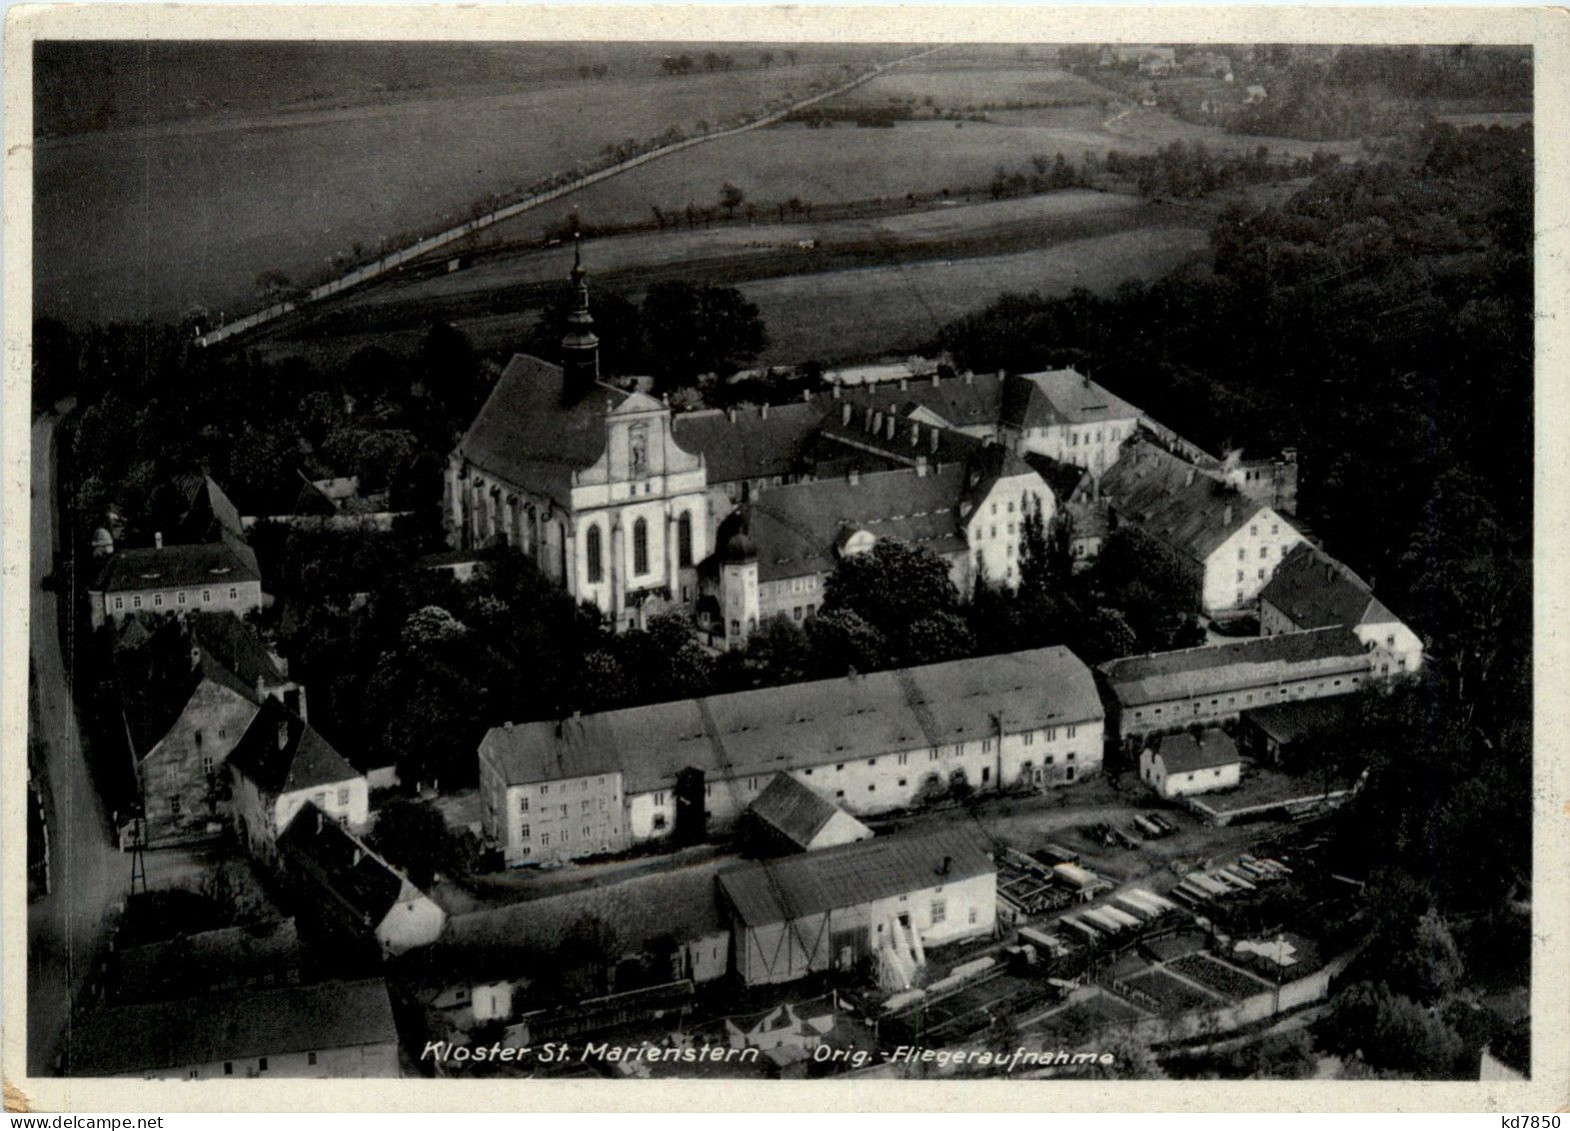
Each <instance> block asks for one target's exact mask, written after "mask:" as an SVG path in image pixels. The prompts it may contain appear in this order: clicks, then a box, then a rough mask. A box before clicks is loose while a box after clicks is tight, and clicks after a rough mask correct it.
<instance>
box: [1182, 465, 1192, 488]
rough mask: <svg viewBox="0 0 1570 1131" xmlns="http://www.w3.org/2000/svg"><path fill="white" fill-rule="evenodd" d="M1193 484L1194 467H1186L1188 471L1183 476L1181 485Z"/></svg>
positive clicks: (1190, 485) (1189, 485)
mask: <svg viewBox="0 0 1570 1131" xmlns="http://www.w3.org/2000/svg"><path fill="white" fill-rule="evenodd" d="M1193 485H1194V469H1193V468H1192V467H1191V468H1189V469H1188V472H1187V473H1186V474H1185V475H1184V476H1183V486H1185V487H1192V486H1193Z"/></svg>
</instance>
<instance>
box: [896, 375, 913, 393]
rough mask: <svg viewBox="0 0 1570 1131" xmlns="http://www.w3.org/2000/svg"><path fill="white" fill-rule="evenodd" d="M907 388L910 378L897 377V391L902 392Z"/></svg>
mask: <svg viewBox="0 0 1570 1131" xmlns="http://www.w3.org/2000/svg"><path fill="white" fill-rule="evenodd" d="M908 388H910V378H908V377H901V378H900V379H899V391H900V392H902V393H903V392H904V391H905V390H906V389H908Z"/></svg>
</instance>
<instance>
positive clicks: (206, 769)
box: [202, 750, 213, 774]
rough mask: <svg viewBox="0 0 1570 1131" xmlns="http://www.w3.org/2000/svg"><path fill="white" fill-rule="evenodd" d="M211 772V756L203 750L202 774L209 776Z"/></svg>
mask: <svg viewBox="0 0 1570 1131" xmlns="http://www.w3.org/2000/svg"><path fill="white" fill-rule="evenodd" d="M212 772H213V756H212V754H211V753H210V752H208V751H205V750H204V751H202V773H204V774H211V773H212Z"/></svg>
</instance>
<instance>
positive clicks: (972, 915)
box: [970, 907, 976, 927]
mask: <svg viewBox="0 0 1570 1131" xmlns="http://www.w3.org/2000/svg"><path fill="white" fill-rule="evenodd" d="M970 925H971V926H972V927H974V926H975V925H976V909H975V908H974V907H972V908H971V909H970Z"/></svg>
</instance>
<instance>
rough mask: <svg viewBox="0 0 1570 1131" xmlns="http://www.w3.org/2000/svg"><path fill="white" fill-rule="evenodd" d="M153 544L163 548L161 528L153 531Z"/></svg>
mask: <svg viewBox="0 0 1570 1131" xmlns="http://www.w3.org/2000/svg"><path fill="white" fill-rule="evenodd" d="M153 546H154V547H156V548H157V549H160V550H162V549H163V548H164V532H163V531H162V530H155V531H153Z"/></svg>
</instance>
